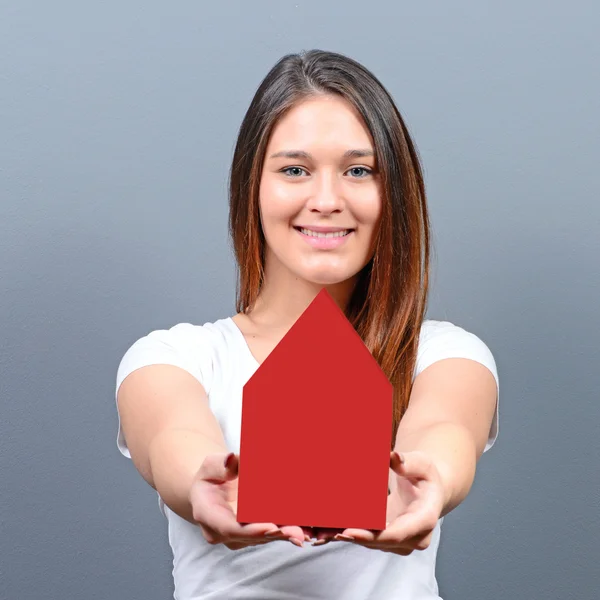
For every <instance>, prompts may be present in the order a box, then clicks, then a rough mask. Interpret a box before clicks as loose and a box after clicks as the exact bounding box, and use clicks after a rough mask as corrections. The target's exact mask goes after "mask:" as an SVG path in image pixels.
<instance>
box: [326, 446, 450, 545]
mask: <svg viewBox="0 0 600 600" xmlns="http://www.w3.org/2000/svg"><path fill="white" fill-rule="evenodd" d="M390 467H391V469H392V471H393V472H394V475H395V478H394V480H393V482H392V485H391V492H390V494H389V495H388V500H387V512H386V528H385V529H384V530H383V531H371V530H367V529H344V530H343V531H342V532H341V533H339V530H338V533H335V530H320V531H318V532H317V539H319V540H323V541H320V542H315V544H324V543H326V542H327V541H330V540H332V539H333V540H337V541H347V542H352V543H354V544H358V545H361V546H365V547H367V548H374V549H378V550H383V551H384V552H393V553H395V554H400V555H402V556H408V555H409V554H411V553H412V552H413V551H414V550H425V549H426V548H428V547H429V544H430V543H431V538H432V536H433V530H434V529H435V526H436V524H437V522H438V519H439V518H440V515H441V512H442V510H443V508H444V498H445V495H444V488H443V484H442V479H441V476H440V473H439V471H438V469H437V467H436V466H435V464H434V463H433V461H432V459H431V457H430V456H429V455H428V454H426V453H425V452H421V451H412V452H406V453H404V454H403V456H402V457H401V456H400V455H398V453H397V452H392V453H390Z"/></svg>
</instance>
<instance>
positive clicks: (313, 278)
mask: <svg viewBox="0 0 600 600" xmlns="http://www.w3.org/2000/svg"><path fill="white" fill-rule="evenodd" d="M299 275H300V277H302V279H304V280H305V281H308V282H310V283H316V284H318V285H335V284H337V283H343V282H344V281H347V280H348V279H350V278H351V277H353V276H354V273H339V272H338V273H336V272H332V271H330V270H328V271H325V270H323V271H311V272H308V273H302V274H299Z"/></svg>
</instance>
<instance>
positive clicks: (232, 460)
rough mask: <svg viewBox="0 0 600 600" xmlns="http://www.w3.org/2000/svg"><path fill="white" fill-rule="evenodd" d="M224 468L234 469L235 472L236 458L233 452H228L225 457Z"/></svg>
mask: <svg viewBox="0 0 600 600" xmlns="http://www.w3.org/2000/svg"><path fill="white" fill-rule="evenodd" d="M225 468H226V469H227V470H228V471H234V472H235V473H236V474H237V460H236V457H235V452H230V453H229V454H228V455H227V456H226V457H225Z"/></svg>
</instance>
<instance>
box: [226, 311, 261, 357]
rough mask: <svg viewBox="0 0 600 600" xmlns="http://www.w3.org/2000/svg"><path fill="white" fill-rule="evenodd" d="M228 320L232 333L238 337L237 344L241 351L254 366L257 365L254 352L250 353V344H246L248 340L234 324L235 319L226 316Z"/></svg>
mask: <svg viewBox="0 0 600 600" xmlns="http://www.w3.org/2000/svg"><path fill="white" fill-rule="evenodd" d="M226 320H227V321H229V326H230V328H231V329H232V330H233V333H234V335H235V336H236V337H237V338H238V341H239V344H240V346H241V347H242V351H243V352H244V353H245V354H246V356H248V358H249V360H250V361H251V362H252V364H254V365H255V366H257V367H259V366H260V363H259V362H258V361H257V360H256V358H255V356H254V354H252V350H250V346H248V342H247V341H246V338H245V337H244V334H243V333H242V330H241V329H240V328H239V327H238V326H237V325H236V323H235V321H234V320H233V319H232V318H231V317H227V319H226Z"/></svg>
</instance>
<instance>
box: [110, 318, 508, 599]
mask: <svg viewBox="0 0 600 600" xmlns="http://www.w3.org/2000/svg"><path fill="white" fill-rule="evenodd" d="M452 357H457V358H469V359H472V360H476V361H478V362H480V363H482V364H483V365H485V366H486V367H487V368H488V369H489V370H490V371H491V372H492V373H493V375H494V377H495V378H496V383H497V385H498V389H499V384H498V373H497V369H496V363H495V361H494V357H493V355H492V353H491V352H490V350H489V348H488V347H487V346H486V344H485V343H484V342H483V341H482V340H481V339H480V338H478V337H477V336H476V335H474V334H472V333H470V332H468V331H466V330H464V329H462V328H461V327H458V326H456V325H454V324H452V323H450V322H448V321H434V320H425V321H423V325H422V329H421V336H420V341H419V348H418V355H417V364H416V368H415V372H414V375H413V378H414V377H416V376H417V375H418V374H419V373H420V372H421V371H423V369H425V368H426V367H427V366H429V365H431V364H432V363H434V362H436V361H438V360H441V359H444V358H452ZM151 364H170V365H176V366H178V367H181V368H182V369H185V370H186V371H188V372H189V373H191V374H192V375H193V376H194V377H196V378H197V379H198V380H199V381H200V383H202V385H203V387H204V389H205V390H206V393H207V395H208V400H209V403H210V407H211V409H212V411H213V413H214V415H215V416H216V418H217V420H218V422H219V423H220V426H221V429H222V431H223V434H224V436H225V440H226V442H227V447H228V449H229V451H234V452H236V453H238V452H239V448H240V432H241V414H242V388H243V386H244V384H245V383H246V381H247V380H248V379H249V378H250V376H251V375H252V374H253V373H254V371H255V370H256V369H257V368H258V363H257V361H256V359H255V358H254V356H253V355H252V354H251V352H250V349H249V347H248V345H247V343H246V340H245V338H244V336H243V334H242V332H241V331H240V329H239V328H238V327H237V325H236V324H235V323H234V321H233V320H232V319H231V318H225V319H220V320H218V321H215V322H214V323H205V324H204V325H192V324H190V323H179V324H177V325H175V326H173V327H171V328H170V329H168V330H166V329H159V330H155V331H152V332H151V333H149V334H148V335H146V336H144V337H142V338H140V339H138V340H137V341H136V342H135V343H134V344H133V345H132V346H131V347H130V348H129V349H128V350H127V352H126V353H125V355H124V356H123V358H122V359H121V362H120V364H119V367H118V372H117V382H116V392H118V390H119V386H120V385H121V383H122V381H123V380H124V379H125V377H127V375H129V374H130V373H131V372H132V371H135V370H136V369H139V368H140V367H143V366H146V365H151ZM115 400H116V393H115ZM497 435H498V407H497V406H496V414H495V416H494V421H493V424H492V427H491V430H490V433H489V439H488V442H487V445H486V448H485V450H486V451H487V450H489V448H491V447H492V445H493V443H494V442H495V440H496V437H497ZM117 445H118V448H119V450H120V451H121V453H122V454H123V455H124V456H126V457H128V458H131V455H130V453H129V450H128V449H127V443H126V441H125V438H124V435H123V432H122V430H121V422H120V418H119V430H118V436H117ZM158 502H159V507H160V509H161V511H162V512H163V514H164V515H165V517H166V518H167V522H168V535H169V543H170V545H171V549H172V551H173V578H174V584H175V595H174V598H175V599H176V600H217V599H218V600H234V599H238V598H244V599H253V600H317V599H323V600H341V599H343V600H435V599H439V598H440V596H439V595H438V585H437V582H436V578H435V563H436V555H437V550H438V546H439V540H440V527H441V524H442V521H443V519H440V520H439V521H438V524H437V526H436V528H435V530H434V535H433V539H432V541H431V544H430V545H429V547H428V548H427V549H426V550H422V551H415V552H413V553H412V554H410V555H409V556H399V555H395V554H391V553H388V552H382V551H379V550H373V549H369V548H364V547H361V546H355V545H352V544H349V543H346V542H335V543H334V542H332V543H329V544H325V545H323V546H311V545H310V543H305V544H304V547H303V548H299V547H297V546H294V545H293V544H290V543H289V542H287V541H276V542H271V543H268V544H264V545H260V546H252V547H249V548H245V549H241V550H235V551H233V550H229V549H228V548H227V547H225V546H223V545H222V544H217V545H210V544H208V543H207V542H206V541H205V539H204V537H203V536H202V532H201V530H200V528H199V527H197V526H195V525H192V524H191V523H189V522H188V521H186V520H185V519H182V518H181V517H179V516H178V515H177V514H175V513H174V512H173V511H172V510H170V509H169V507H168V506H166V505H165V504H164V502H163V501H162V499H161V498H160V496H159V498H158Z"/></svg>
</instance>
